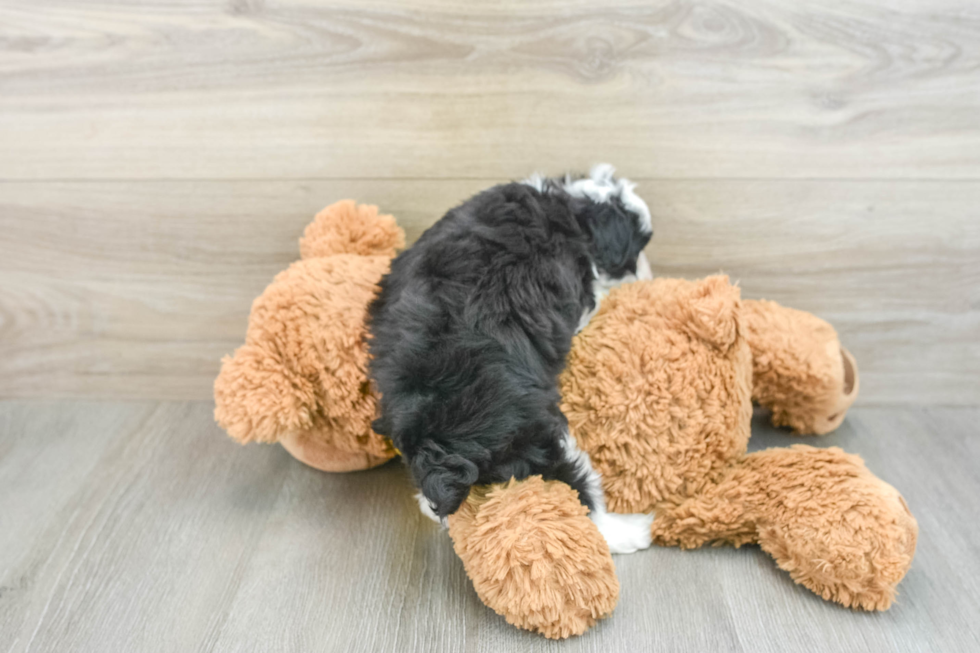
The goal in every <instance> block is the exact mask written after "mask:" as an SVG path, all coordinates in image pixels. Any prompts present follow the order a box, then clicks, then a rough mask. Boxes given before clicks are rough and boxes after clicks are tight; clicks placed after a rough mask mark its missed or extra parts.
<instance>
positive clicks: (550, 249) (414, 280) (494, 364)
mask: <svg viewBox="0 0 980 653" xmlns="http://www.w3.org/2000/svg"><path fill="white" fill-rule="evenodd" d="M613 173H614V170H613V168H612V166H609V165H600V166H596V167H595V168H593V169H592V171H591V173H590V174H589V176H587V177H580V178H571V177H567V176H566V177H565V178H564V179H548V178H543V177H540V176H533V177H531V178H530V179H528V180H526V181H524V182H521V183H509V184H503V185H500V186H495V187H493V188H490V189H488V190H485V191H483V192H481V193H479V194H477V195H475V196H474V197H472V198H470V199H469V200H467V201H466V202H464V203H463V204H461V205H460V206H457V207H456V208H454V209H452V210H450V211H449V212H448V213H447V214H446V215H445V216H444V217H443V218H442V219H440V220H439V221H438V222H437V223H435V224H434V225H433V226H432V227H431V228H429V229H428V230H427V231H426V232H425V233H424V234H422V236H421V237H420V238H419V239H418V241H417V242H416V243H415V245H413V246H412V247H411V248H409V249H408V250H406V251H404V252H402V253H401V254H400V255H399V256H398V257H397V258H395V260H394V261H393V262H392V265H391V272H390V273H389V274H388V275H386V276H385V277H384V278H383V279H382V280H381V291H380V293H379V294H378V295H377V297H376V298H375V300H374V301H373V302H372V303H371V305H370V307H369V309H368V329H369V333H370V339H369V348H370V353H371V362H370V375H371V378H372V379H373V381H374V383H375V384H376V386H377V389H378V390H379V391H380V393H381V400H380V417H379V418H378V419H377V420H376V421H375V422H374V424H373V428H374V430H375V431H376V432H378V433H380V434H382V435H385V436H388V437H390V438H391V439H392V441H393V442H394V444H395V446H396V447H398V449H399V450H400V451H401V453H402V456H403V458H404V460H405V462H406V463H407V464H408V466H409V469H410V470H411V473H412V476H413V478H414V481H415V483H416V484H417V486H418V487H419V489H420V491H421V492H420V496H419V503H420V505H421V506H422V509H423V512H426V513H427V514H429V516H432V517H434V518H437V519H440V520H444V519H445V518H446V516H448V515H450V514H452V513H453V512H455V511H456V509H457V508H459V506H460V504H461V503H462V502H463V501H464V500H465V499H466V497H467V495H468V494H469V491H470V487H472V486H473V485H477V484H481V485H482V484H487V483H497V482H502V481H506V480H508V479H510V478H511V477H514V478H517V479H523V478H526V477H528V476H531V475H534V474H540V475H541V476H543V477H544V478H545V479H548V480H551V479H554V480H558V481H563V482H565V483H567V484H568V485H570V486H571V487H572V488H574V489H575V490H577V491H578V495H579V498H580V500H581V501H582V503H584V504H585V505H586V506H587V507H588V508H589V509H590V516H591V517H592V519H593V521H594V522H595V523H596V525H597V526H598V527H599V530H600V532H602V534H603V536H604V537H605V538H606V541H607V542H608V543H609V545H610V549H611V550H613V552H617V553H627V552H630V551H635V550H637V549H639V548H646V547H647V546H649V544H650V523H651V520H652V517H649V516H646V515H615V514H612V513H607V512H606V508H605V501H604V499H603V493H602V484H601V481H600V478H599V475H598V473H597V472H595V471H594V470H593V468H592V464H591V462H590V460H589V457H588V454H586V453H584V452H582V451H580V450H579V449H578V447H577V446H576V444H575V440H574V438H572V437H571V436H570V434H569V432H568V423H567V421H566V419H565V416H564V415H562V413H561V411H560V410H559V408H558V406H559V401H560V396H559V391H558V375H559V374H560V372H561V371H562V368H563V367H564V364H565V357H566V355H567V354H568V350H569V348H570V347H571V342H572V336H573V335H574V334H575V332H576V330H577V329H580V328H581V327H583V326H584V325H585V323H586V322H587V321H588V318H589V316H591V315H592V314H593V313H594V312H595V310H596V308H597V306H598V302H599V301H600V299H601V297H602V296H603V295H604V293H606V292H608V290H609V289H610V288H611V287H612V286H615V285H617V284H619V283H623V282H625V281H631V280H635V279H636V278H637V276H638V275H639V276H641V277H649V276H650V273H649V266H648V265H647V262H646V258H645V257H644V256H643V253H642V252H643V248H644V247H645V246H646V244H647V243H648V242H649V240H650V237H651V235H652V233H653V232H652V229H651V226H650V211H649V209H648V208H647V206H646V204H645V203H644V202H643V200H641V199H640V198H639V197H638V196H637V195H636V194H635V193H634V192H633V184H632V183H630V182H629V181H628V180H626V179H617V178H615V177H614V176H613Z"/></svg>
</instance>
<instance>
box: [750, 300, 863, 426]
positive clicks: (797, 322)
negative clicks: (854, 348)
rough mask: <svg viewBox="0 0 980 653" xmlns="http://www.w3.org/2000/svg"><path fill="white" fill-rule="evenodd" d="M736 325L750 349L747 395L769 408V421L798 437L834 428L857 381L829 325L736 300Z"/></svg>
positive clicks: (788, 311) (855, 390) (851, 361)
mask: <svg viewBox="0 0 980 653" xmlns="http://www.w3.org/2000/svg"><path fill="white" fill-rule="evenodd" d="M741 325H742V330H743V333H744V335H745V339H746V340H747V341H748V343H749V347H751V349H752V377H753V381H752V399H753V400H754V401H756V402H758V403H759V404H761V405H762V406H765V407H766V408H768V409H769V410H771V411H772V421H773V423H774V424H775V425H776V426H789V427H791V428H792V429H793V431H794V432H796V433H797V434H801V435H802V434H811V433H812V434H816V435H823V434H825V433H829V432H830V431H833V430H834V429H836V428H837V427H838V426H840V424H841V422H843V421H844V415H845V414H846V413H847V409H848V408H850V407H851V404H853V403H854V399H855V398H856V397H857V394H858V387H859V379H858V369H857V364H856V363H855V361H854V357H853V356H851V354H850V353H849V352H848V351H847V350H846V349H844V348H843V347H842V346H841V343H840V340H839V339H838V337H837V332H836V331H834V328H833V327H832V326H830V325H829V324H827V323H826V322H824V321H823V320H821V319H820V318H818V317H817V316H815V315H812V314H810V313H806V312H804V311H797V310H794V309H791V308H785V307H783V306H780V305H779V304H777V303H776V302H770V301H764V300H745V301H743V302H742V312H741Z"/></svg>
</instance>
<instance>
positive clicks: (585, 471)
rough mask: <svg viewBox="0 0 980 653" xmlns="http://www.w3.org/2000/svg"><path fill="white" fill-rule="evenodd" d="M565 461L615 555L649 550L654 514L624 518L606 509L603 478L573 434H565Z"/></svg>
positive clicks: (572, 482)
mask: <svg viewBox="0 0 980 653" xmlns="http://www.w3.org/2000/svg"><path fill="white" fill-rule="evenodd" d="M562 448H563V451H564V456H565V461H566V463H568V464H569V467H568V468H569V469H570V471H571V472H572V475H573V478H571V479H569V480H566V479H564V478H559V479H558V480H566V482H568V483H569V485H571V486H572V487H573V488H575V489H576V490H578V493H579V498H580V499H581V501H582V503H584V504H585V505H586V506H588V507H589V509H590V511H589V518H590V519H591V520H592V523H593V524H595V525H596V528H598V529H599V532H600V533H601V534H602V537H603V538H605V540H606V544H608V545H609V550H610V551H611V552H612V553H633V552H635V551H640V550H641V549H646V548H648V547H649V546H650V544H651V535H650V529H651V527H652V526H653V515H645V514H642V513H640V514H632V515H621V514H618V513H615V512H608V511H607V510H606V499H605V497H604V496H603V493H602V478H601V477H600V476H599V472H597V471H596V470H595V469H594V468H593V467H592V460H591V459H590V458H589V454H587V453H586V452H584V451H582V450H581V449H579V448H578V443H577V442H575V438H573V437H572V435H571V434H570V433H568V432H567V431H566V432H565V437H564V440H563V441H562Z"/></svg>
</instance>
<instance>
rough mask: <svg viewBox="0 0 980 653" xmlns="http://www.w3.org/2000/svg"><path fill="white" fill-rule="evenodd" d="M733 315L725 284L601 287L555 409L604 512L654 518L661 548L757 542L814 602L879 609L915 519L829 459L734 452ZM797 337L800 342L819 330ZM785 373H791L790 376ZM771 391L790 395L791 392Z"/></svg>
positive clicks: (907, 554)
mask: <svg viewBox="0 0 980 653" xmlns="http://www.w3.org/2000/svg"><path fill="white" fill-rule="evenodd" d="M753 308H754V309H756V310H759V311H770V312H777V313H778V312H780V311H784V310H785V309H782V308H781V307H778V306H774V305H769V304H755V305H754V307H753ZM757 317H758V316H757ZM744 319H745V313H744V303H743V302H741V301H740V300H739V291H738V288H736V287H734V286H732V285H730V284H729V283H728V280H727V278H726V277H709V278H707V279H704V280H702V281H699V282H690V281H681V280H678V279H657V280H655V281H648V282H643V281H641V282H637V283H634V284H630V285H629V286H625V287H623V288H620V289H617V290H614V291H613V292H612V293H611V294H610V296H609V298H608V299H607V300H606V302H604V303H603V306H602V307H601V308H600V310H599V312H598V314H597V315H596V316H595V317H594V318H593V320H592V322H591V323H590V324H589V326H588V327H586V328H585V330H583V331H582V333H581V334H579V335H578V336H577V337H576V339H575V342H574V344H573V347H572V353H571V356H570V357H569V364H568V367H567V369H566V371H565V373H564V374H563V376H562V396H563V399H564V402H563V404H562V409H563V410H564V412H565V414H566V415H568V419H569V424H570V425H571V427H572V432H573V433H574V434H575V436H576V438H578V440H579V443H580V445H581V447H582V448H583V449H585V450H586V451H588V452H589V453H590V455H591V456H592V460H593V462H594V464H595V465H596V467H597V468H598V469H599V470H600V471H601V472H602V479H603V483H604V486H605V492H606V501H607V502H608V504H609V506H610V507H611V508H612V509H614V510H618V511H628V512H653V513H654V514H655V516H656V517H655V519H654V521H653V528H652V534H653V539H654V541H655V542H658V543H660V544H663V545H679V546H681V547H684V548H692V547H697V546H701V545H703V544H706V543H725V542H727V543H731V544H734V545H735V546H740V545H742V544H746V543H758V544H759V545H760V546H761V547H762V548H763V549H764V550H765V551H767V552H769V553H770V554H771V555H772V556H773V558H775V560H776V562H777V564H778V565H779V566H780V567H781V568H783V569H785V570H786V571H788V572H789V573H790V575H791V576H792V577H793V579H794V580H796V581H797V582H798V583H801V584H803V585H805V586H806V587H808V588H810V589H811V590H813V591H814V592H816V593H817V594H819V595H820V596H822V597H824V598H825V599H829V600H833V601H837V602H838V603H841V604H842V605H845V606H848V607H856V608H863V609H866V610H884V609H887V608H888V607H889V606H890V605H891V603H892V601H893V600H894V597H895V591H896V586H897V585H898V582H899V581H900V580H901V579H902V577H903V576H904V575H905V572H906V571H907V570H908V568H909V566H910V565H911V563H912V556H913V554H914V552H915V542H916V537H917V533H918V526H917V524H916V521H915V519H914V517H912V514H911V513H910V512H909V509H908V507H907V506H906V505H905V502H904V501H903V500H902V498H901V496H900V495H899V494H898V492H897V491H896V490H895V489H894V488H893V487H891V486H890V485H888V484H887V483H885V482H884V481H881V480H880V479H878V478H877V477H875V476H874V475H873V474H871V472H870V471H868V469H867V468H866V467H865V466H864V463H863V462H862V461H861V459H860V458H859V457H857V456H852V455H848V454H845V453H844V452H843V451H841V450H840V449H836V448H830V449H815V448H812V447H805V446H802V445H797V446H794V447H791V448H789V449H769V450H767V451H761V452H756V453H753V454H749V455H746V454H745V450H746V445H747V441H748V436H749V428H750V421H751V401H750V393H751V387H752V386H751V378H752V362H751V361H752V359H751V356H750V347H749V344H748V342H747V339H746V337H745V336H744V335H743V334H744V332H745V325H744ZM780 320H781V317H780V316H779V315H778V314H777V315H776V316H775V317H772V318H771V320H756V321H755V322H754V324H755V325H756V326H757V329H759V330H758V331H756V332H755V333H754V334H753V335H754V337H755V338H756V344H757V346H759V347H760V353H761V351H762V350H764V346H765V345H764V343H772V342H778V341H779V334H778V333H777V334H772V333H764V325H765V324H767V323H776V324H780ZM809 324H810V325H813V324H814V322H813V321H810V322H809ZM797 333H798V335H799V337H800V339H801V340H802V341H804V342H811V339H810V338H811V337H812V338H814V339H815V341H823V340H826V338H825V336H826V335H827V334H826V333H823V332H821V331H820V330H818V329H813V330H807V329H801V330H799V331H798V332H797ZM834 341H835V342H836V337H835V338H834ZM787 346H788V345H787ZM823 351H824V352H825V353H824V360H823V361H822V365H825V366H831V365H832V364H833V363H834V362H837V363H838V364H839V343H838V344H837V346H836V348H832V350H831V349H827V348H824V350H823ZM807 355H808V356H810V358H809V360H812V361H813V365H814V366H816V365H818V364H820V363H821V361H820V357H819V356H817V355H816V354H814V353H813V352H808V353H807ZM828 358H830V359H834V358H836V361H828V360H826V359H828ZM786 360H790V359H789V358H788V357H787V358H786ZM804 360H807V359H806V358H804ZM787 367H792V365H788V366H787ZM805 369H806V368H805V367H804V370H805ZM838 369H839V373H838V378H837V379H836V383H837V385H838V387H840V386H842V384H843V383H844V372H843V368H838ZM794 378H806V377H805V375H804V374H803V370H798V371H797V373H796V375H795V377H794ZM804 390H806V386H803V387H799V388H796V391H797V392H800V393H802V392H803V391H804ZM824 390H825V389H821V388H816V389H814V391H815V394H816V393H817V391H820V392H823V391H824ZM782 392H783V393H784V396H786V397H791V396H793V392H794V387H793V386H792V385H789V386H787V387H786V388H784V389H783V390H782Z"/></svg>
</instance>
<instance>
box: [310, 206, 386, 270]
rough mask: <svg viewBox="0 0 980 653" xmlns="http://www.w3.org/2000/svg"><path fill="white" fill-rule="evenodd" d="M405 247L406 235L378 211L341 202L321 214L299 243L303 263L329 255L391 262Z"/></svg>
mask: <svg viewBox="0 0 980 653" xmlns="http://www.w3.org/2000/svg"><path fill="white" fill-rule="evenodd" d="M404 247H405V232H404V231H403V230H402V228H401V227H399V226H398V224H396V223H395V218H393V217H392V216H390V215H378V207H376V206H371V205H367V204H357V203H356V202H355V201H354V200H342V201H340V202H337V203H336V204H331V205H330V206H328V207H327V208H325V209H323V210H322V211H320V212H319V213H318V214H317V215H316V218H314V219H313V222H311V223H310V224H309V225H307V227H306V231H305V232H304V233H303V237H302V238H300V239H299V252H300V256H302V257H303V258H304V259H308V258H318V257H321V256H330V255H331V254H359V255H360V256H385V257H387V258H392V257H394V256H395V253H396V252H397V251H398V250H399V249H402V248H404Z"/></svg>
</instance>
